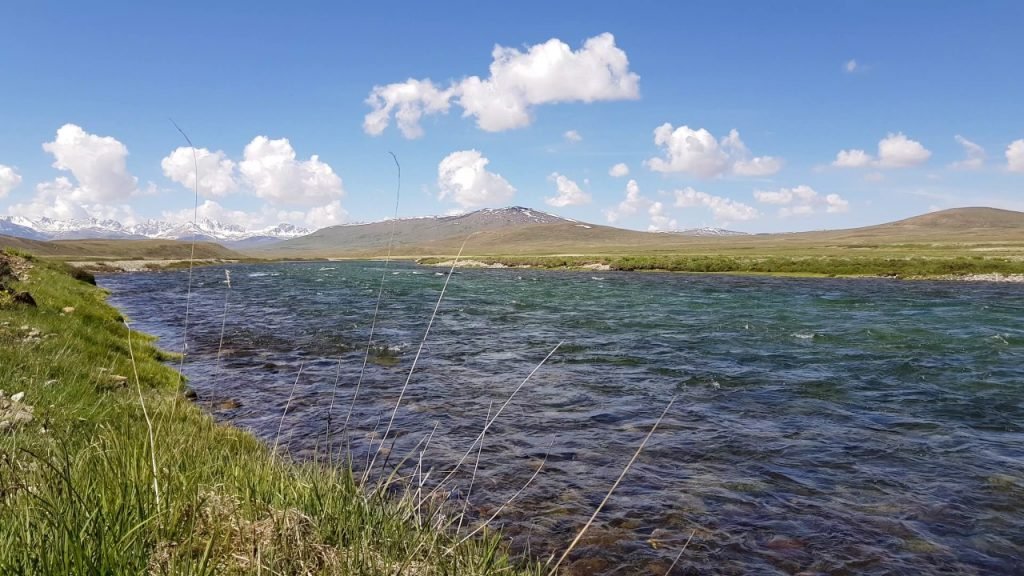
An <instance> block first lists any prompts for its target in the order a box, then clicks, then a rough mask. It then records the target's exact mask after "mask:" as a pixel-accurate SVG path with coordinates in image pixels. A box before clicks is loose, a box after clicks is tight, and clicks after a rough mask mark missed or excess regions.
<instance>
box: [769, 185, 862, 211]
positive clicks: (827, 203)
mask: <svg viewBox="0 0 1024 576" xmlns="http://www.w3.org/2000/svg"><path fill="white" fill-rule="evenodd" d="M754 198H755V199H756V200H757V201H758V202H761V203H762V204H775V205H778V206H782V208H780V209H779V216H783V217H786V216H793V215H807V214H813V213H814V212H815V210H816V209H818V208H823V209H824V210H825V211H826V212H830V213H838V212H846V211H847V210H848V209H849V207H850V203H849V202H847V201H846V200H844V199H843V198H842V197H841V196H839V195H838V194H829V195H827V196H824V197H822V196H820V195H819V194H818V192H817V191H815V190H814V189H813V188H811V187H810V186H806V185H800V186H796V187H793V188H780V189H779V190H775V191H765V190H755V191H754Z"/></svg>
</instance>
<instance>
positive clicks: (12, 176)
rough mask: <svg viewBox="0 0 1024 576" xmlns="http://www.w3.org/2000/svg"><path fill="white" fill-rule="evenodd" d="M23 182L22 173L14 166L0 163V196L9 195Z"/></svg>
mask: <svg viewBox="0 0 1024 576" xmlns="http://www.w3.org/2000/svg"><path fill="white" fill-rule="evenodd" d="M19 184H21V174H18V172H17V171H15V170H14V168H12V167H10V166H4V165H3V164H0V198H3V197H4V196H7V194H9V193H10V192H11V190H14V189H15V188H17V187H18V185H19Z"/></svg>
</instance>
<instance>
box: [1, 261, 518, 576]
mask: <svg viewBox="0 0 1024 576" xmlns="http://www.w3.org/2000/svg"><path fill="white" fill-rule="evenodd" d="M74 271H75V269H74V268H73V267H71V266H68V265H66V263H64V262H58V261H48V260H45V259H40V258H35V257H32V256H27V255H15V254H8V253H4V252H0V281H2V282H4V283H6V285H7V286H8V287H10V288H11V289H14V290H17V291H24V292H26V293H31V295H32V297H33V301H32V304H28V303H22V302H7V303H0V342H3V346H0V389H3V390H6V393H5V394H6V395H2V394H0V421H2V422H5V423H6V424H3V426H2V427H0V460H2V461H3V462H4V470H0V487H2V488H3V501H2V506H0V572H4V573H8V572H10V573H43V574H69V573H72V574H84V573H95V572H102V573H115V574H120V573H131V574H140V573H153V574H156V573H160V574H164V573H184V572H188V573H196V572H197V571H198V572H201V573H206V572H208V571H209V570H210V569H211V568H212V569H213V570H214V571H215V572H217V573H222V572H227V573H252V572H254V571H256V570H258V569H259V570H263V571H265V572H268V573H284V574H294V573H303V574H304V573H346V574H347V573H360V574H364V573H366V574H369V573H373V574H377V573H389V574H391V573H396V572H402V570H403V567H407V566H420V567H422V568H423V569H425V570H428V571H429V572H430V573H445V574H455V573H460V567H465V566H472V567H474V568H475V569H474V570H473V571H471V572H469V573H471V574H481V575H482V574H486V573H508V574H512V575H520V574H522V575H524V576H525V575H527V574H537V573H538V572H537V570H536V568H535V567H534V566H533V564H531V563H530V560H529V559H524V558H518V557H517V558H512V557H511V556H510V555H509V553H508V551H507V550H508V549H507V546H506V545H505V544H504V543H503V542H502V541H501V540H500V539H499V536H497V535H495V534H486V535H479V536H477V537H476V538H471V539H465V540H460V538H459V536H460V535H459V534H457V533H456V532H455V531H454V530H453V529H452V527H453V526H454V524H445V525H440V526H435V525H420V524H417V523H416V522H414V521H413V519H414V518H416V516H414V513H418V512H419V510H420V509H421V507H422V508H423V510H424V513H430V514H434V513H437V514H440V516H439V517H444V518H448V516H445V514H448V513H449V511H448V510H447V509H443V510H442V509H441V508H437V509H436V510H435V508H434V504H433V503H430V502H422V501H418V500H417V498H416V497H415V493H414V491H413V490H411V488H410V486H408V485H404V484H402V483H401V482H397V483H393V482H392V480H391V479H386V480H382V481H381V483H380V484H379V485H375V484H373V482H370V483H363V482H361V481H360V480H358V479H357V478H355V477H354V475H353V474H352V471H351V468H348V467H346V466H337V465H335V463H334V462H333V459H334V455H332V454H328V453H325V454H324V455H323V457H322V458H320V459H318V460H317V461H304V460H303V461H300V460H295V459H292V458H290V457H288V456H287V455H286V454H279V453H276V452H275V451H274V449H273V448H271V447H270V446H268V445H267V444H266V443H264V442H261V441H260V440H258V439H257V438H256V437H255V436H254V435H252V434H251V433H249V432H247V431H245V430H243V429H241V428H237V427H235V426H231V425H227V424H220V423H217V422H215V421H214V419H213V418H212V416H211V415H210V414H209V413H207V412H205V411H203V410H202V408H201V407H200V406H199V405H197V404H195V403H194V402H191V401H190V400H189V399H188V396H187V394H186V390H187V388H186V387H185V385H184V384H185V378H184V376H183V375H181V374H180V373H179V372H177V371H176V370H175V369H174V367H173V366H171V365H169V364H173V360H174V359H175V357H174V355H173V354H172V353H168V352H166V351H163V350H160V349H159V348H158V347H157V346H156V345H155V339H154V338H153V337H152V336H149V335H146V334H143V333H141V332H137V331H135V330H134V329H132V327H131V322H130V319H127V318H125V316H124V315H123V314H122V313H121V311H120V310H118V309H117V308H115V307H114V306H112V305H111V304H109V303H108V302H107V295H108V294H107V292H106V291H105V290H104V289H102V288H100V287H97V286H95V285H94V284H93V283H90V282H89V280H88V278H91V277H89V276H88V275H84V276H77V277H73V276H72V275H71V274H72V273H73V272H74ZM327 458H330V460H326V459H327ZM5 470H6V472H4V471H5ZM11 474H13V476H11ZM12 479H13V480H15V481H14V482H13V483H12V482H4V480H12ZM385 494H388V495H389V496H388V497H381V496H382V495H385ZM437 506H440V504H438V505H437ZM448 521H451V519H450V518H449V519H448ZM83 526H92V527H94V528H93V529H91V530H88V531H82V528H81V527H83ZM204 566H205V567H206V568H205V569H203V570H200V569H199V567H204Z"/></svg>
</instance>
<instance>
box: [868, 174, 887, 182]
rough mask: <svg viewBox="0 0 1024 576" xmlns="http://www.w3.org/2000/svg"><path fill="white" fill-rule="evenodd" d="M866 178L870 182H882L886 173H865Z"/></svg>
mask: <svg viewBox="0 0 1024 576" xmlns="http://www.w3.org/2000/svg"><path fill="white" fill-rule="evenodd" d="M864 180H866V181H868V182H881V181H882V180H885V174H882V173H881V172H868V173H867V174H865V175H864Z"/></svg>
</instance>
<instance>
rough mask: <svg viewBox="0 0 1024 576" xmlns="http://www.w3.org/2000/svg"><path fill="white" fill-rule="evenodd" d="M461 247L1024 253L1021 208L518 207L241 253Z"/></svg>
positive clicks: (300, 254)
mask: <svg viewBox="0 0 1024 576" xmlns="http://www.w3.org/2000/svg"><path fill="white" fill-rule="evenodd" d="M392 227H394V244H393V246H392V254H393V255H395V256H413V257H415V256H431V255H451V254H455V253H457V252H458V250H459V247H460V246H462V244H463V242H465V250H464V253H465V254H466V255H480V256H483V255H491V256H496V255H505V256H512V255H515V256H541V255H565V254H580V255H610V254H638V253H680V254H729V253H740V254H800V253H807V254H809V255H814V254H830V253H849V252H850V251H851V250H865V249H872V250H875V251H877V252H879V254H882V255H884V254H901V253H904V252H907V251H914V252H924V253H927V252H941V253H944V254H951V253H959V254H969V253H976V252H977V251H985V250H988V251H1002V252H1005V253H1020V254H1024V213H1021V212H1014V211H1010V210H999V209H995V208H956V209H951V210H944V211H941V212H934V213H930V214H924V215H921V216H916V217H914V218H908V219H906V220H900V221H896V222H890V223H887V224H880V225H876V226H868V227H864V228H853V229H846V230H827V231H818V232H799V233H785V234H754V235H687V234H672V233H650V232H638V231H634V230H624V229H621V228H614V227H610V226H602V225H597V224H588V223H583V222H577V221H575V220H571V219H568V218H562V217H559V216H554V215H551V214H546V213H544V212H539V211H536V210H531V209H528V208H522V207H511V208H502V209H487V210H478V211H476V212H472V213H469V214H465V215H460V216H444V217H428V218H412V219H403V220H398V221H394V222H392V221H385V222H376V223H372V224H354V225H343V226H332V227H329V228H324V229H321V230H318V231H317V232H315V233H313V234H310V235H308V236H303V237H300V238H295V239H292V240H287V241H283V242H278V243H275V244H271V245H267V246H264V247H261V248H259V249H255V250H251V251H249V252H248V253H249V254H252V255H254V256H260V257H271V258H310V257H370V256H383V255H384V254H385V253H386V252H387V244H388V238H389V237H390V234H391V230H392Z"/></svg>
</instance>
